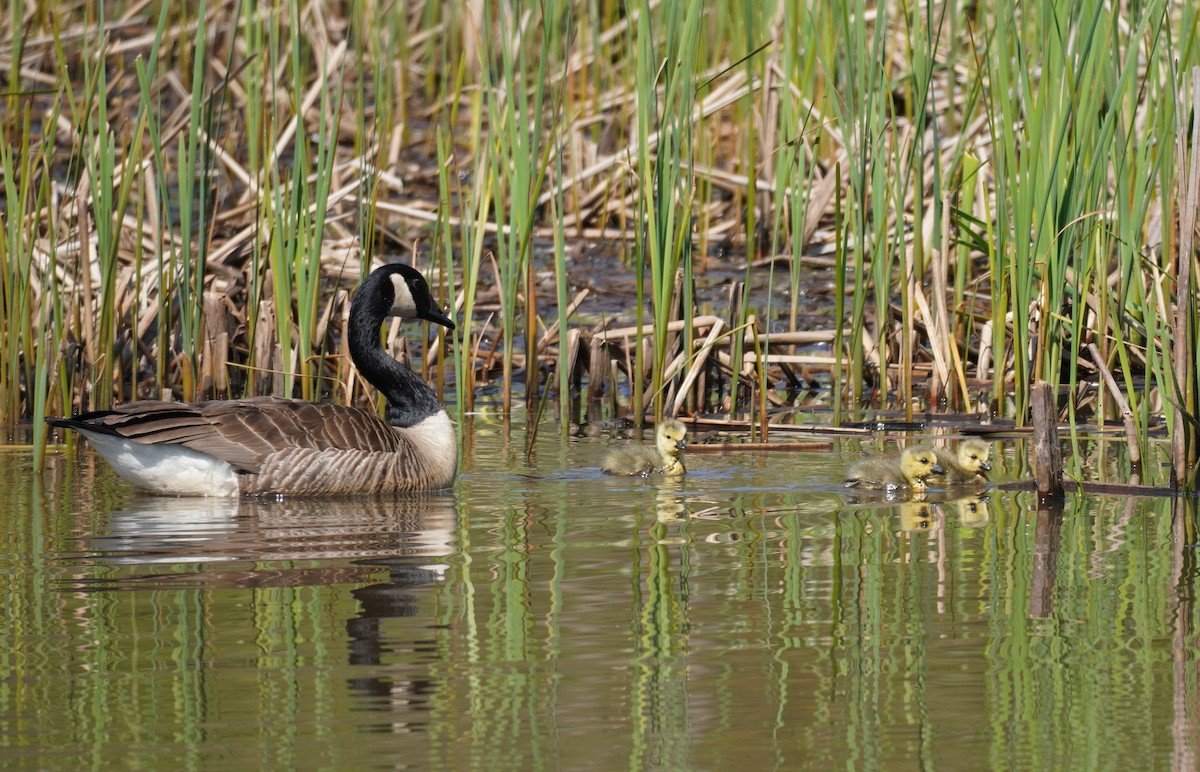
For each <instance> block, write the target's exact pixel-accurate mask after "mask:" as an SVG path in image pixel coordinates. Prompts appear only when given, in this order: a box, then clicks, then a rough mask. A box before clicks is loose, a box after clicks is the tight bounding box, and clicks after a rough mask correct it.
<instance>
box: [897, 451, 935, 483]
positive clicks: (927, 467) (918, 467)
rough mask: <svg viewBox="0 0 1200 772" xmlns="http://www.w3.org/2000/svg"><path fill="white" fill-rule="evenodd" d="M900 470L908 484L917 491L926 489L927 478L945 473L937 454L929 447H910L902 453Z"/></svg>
mask: <svg viewBox="0 0 1200 772" xmlns="http://www.w3.org/2000/svg"><path fill="white" fill-rule="evenodd" d="M900 472H901V473H902V474H903V475H904V479H906V480H908V485H909V487H910V488H912V489H913V490H915V491H922V490H925V478H926V477H929V476H930V475H934V474H945V473H946V470H945V468H944V467H943V466H942V465H941V464H939V463H938V460H937V455H936V454H935V453H934V452H933V451H932V450H930V449H929V448H920V447H918V448H908V449H907V450H905V451H904V452H903V453H902V454H901V455H900Z"/></svg>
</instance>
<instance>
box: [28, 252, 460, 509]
mask: <svg viewBox="0 0 1200 772" xmlns="http://www.w3.org/2000/svg"><path fill="white" fill-rule="evenodd" d="M388 316H400V317H405V318H409V319H425V320H427V321H430V322H433V323H434V324H440V325H442V326H444V327H447V328H449V329H451V330H453V329H454V322H453V321H451V320H450V318H449V317H447V316H446V315H445V314H443V313H442V312H441V311H440V310H439V309H438V307H437V306H436V305H435V304H434V301H433V296H432V295H431V294H430V292H429V286H428V285H427V284H426V282H425V278H424V277H423V276H422V275H421V274H420V272H419V271H417V270H416V269H414V268H411V267H410V266H407V265H402V264H399V263H395V264H391V265H385V266H383V267H382V268H377V269H376V270H374V271H372V272H371V274H370V275H369V276H367V278H366V279H365V280H364V281H363V283H362V284H361V285H360V286H359V288H358V291H357V293H356V294H355V296H354V299H353V301H352V302H351V304H350V323H349V326H348V328H347V331H346V334H347V335H348V336H349V344H350V358H351V359H352V360H353V361H354V366H355V367H357V368H358V371H359V372H360V373H362V375H363V377H365V378H366V379H367V381H368V382H370V383H371V385H372V386H374V387H375V388H376V389H378V390H379V391H381V392H382V393H383V395H384V396H385V397H387V401H388V406H387V420H386V421H384V420H381V419H380V418H379V417H378V416H377V415H376V414H375V413H374V412H373V411H370V410H363V409H360V408H355V407H343V406H341V405H329V404H323V403H316V402H306V401H304V400H298V399H283V398H280V397H252V398H249V399H236V400H214V401H210V402H196V403H182V402H153V401H146V402H132V403H129V404H127V405H122V406H120V407H116V408H114V409H112V410H98V411H96V412H92V413H85V414H82V415H78V416H75V417H74V418H47V419H46V420H47V422H48V423H50V425H52V426H61V427H63V428H67V429H74V430H75V431H77V432H79V433H80V434H82V435H83V436H85V437H87V438H88V440H90V441H91V443H92V446H93V447H95V448H96V450H97V451H98V452H99V453H100V455H102V456H104V458H105V459H106V460H107V461H108V463H109V464H111V465H112V467H113V469H114V470H116V472H117V474H119V475H120V476H121V477H123V478H125V479H126V480H129V481H130V482H132V483H133V484H134V485H136V486H138V487H139V488H143V489H146V490H149V491H152V492H154V493H159V494H166V495H178V496H238V495H257V494H279V495H289V496H335V495H353V494H368V493H393V492H398V491H412V490H433V489H437V488H444V487H446V486H448V485H449V484H450V482H451V481H452V480H453V479H454V473H455V470H456V468H457V466H458V444H457V440H456V437H455V432H454V426H453V424H452V423H451V422H450V417H449V416H448V415H446V411H445V409H444V408H443V407H442V403H441V401H440V400H439V399H438V395H437V394H436V393H435V392H434V391H433V389H431V388H430V387H429V386H428V385H426V384H425V382H424V381H422V380H421V378H420V377H419V376H418V375H417V374H416V373H414V372H413V371H412V370H410V369H409V368H407V367H405V366H404V365H402V364H401V363H400V362H397V361H396V360H395V359H393V358H392V357H391V356H389V355H388V354H387V353H386V352H385V351H384V350H383V346H382V345H381V344H380V332H379V328H380V325H382V324H383V321H384V319H385V318H386V317H388Z"/></svg>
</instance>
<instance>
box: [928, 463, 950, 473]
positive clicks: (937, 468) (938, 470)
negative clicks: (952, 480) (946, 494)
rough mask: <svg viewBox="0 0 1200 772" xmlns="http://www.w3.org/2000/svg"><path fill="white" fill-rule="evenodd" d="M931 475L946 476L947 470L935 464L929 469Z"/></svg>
mask: <svg viewBox="0 0 1200 772" xmlns="http://www.w3.org/2000/svg"><path fill="white" fill-rule="evenodd" d="M929 473H930V474H945V473H946V469H945V467H943V466H942V465H941V464H934V465H933V466H931V467H930V468H929Z"/></svg>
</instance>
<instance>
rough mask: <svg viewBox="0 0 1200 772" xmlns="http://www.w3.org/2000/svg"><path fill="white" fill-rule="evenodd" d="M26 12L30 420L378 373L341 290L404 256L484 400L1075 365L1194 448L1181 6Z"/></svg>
mask: <svg viewBox="0 0 1200 772" xmlns="http://www.w3.org/2000/svg"><path fill="white" fill-rule="evenodd" d="M3 13H4V14H5V15H4V18H3V22H4V24H3V29H4V30H5V32H4V37H3V40H2V41H0V71H2V72H3V73H4V75H3V77H4V82H5V89H4V94H3V97H2V103H0V110H2V113H0V131H2V132H3V134H4V142H3V151H2V152H0V174H2V175H3V180H4V184H3V197H4V201H3V206H2V207H0V211H2V212H3V223H2V225H3V231H4V237H3V239H2V240H0V244H2V250H3V251H2V253H0V263H2V266H0V268H2V269H3V270H2V271H0V299H2V302H3V309H2V310H3V313H2V314H0V346H2V347H3V348H2V350H3V356H4V362H3V367H0V411H2V414H0V421H3V422H5V423H12V422H19V421H24V420H33V422H34V425H35V426H36V427H39V428H38V431H39V432H40V426H41V424H42V422H41V420H40V419H41V417H42V415H43V414H44V413H45V412H55V413H62V412H70V411H74V410H79V409H82V408H97V407H104V406H105V405H107V404H110V403H111V402H113V401H115V400H124V399H133V398H139V397H160V396H163V395H169V396H173V397H176V398H183V399H198V398H206V397H221V396H226V395H231V396H241V395H246V394H256V393H266V392H271V393H290V394H296V395H300V396H304V397H307V398H322V399H328V398H331V399H337V400H345V401H357V400H360V399H366V398H368V394H369V391H368V390H367V389H365V388H364V387H363V384H362V383H360V382H359V381H358V380H357V379H356V377H355V375H354V374H353V371H352V369H351V368H350V367H349V363H348V360H347V357H346V352H345V350H344V347H343V346H342V344H341V329H342V324H343V321H344V318H345V315H346V309H347V298H348V292H349V290H350V289H351V288H352V287H353V286H354V284H355V283H356V282H357V281H358V279H359V278H360V277H361V275H362V274H363V272H364V271H365V270H366V269H367V267H368V266H369V264H370V262H371V261H373V260H378V259H384V258H385V257H386V258H388V259H394V258H395V257H396V256H398V257H399V259H404V260H407V261H410V262H413V263H414V264H416V265H418V266H419V267H421V268H422V269H423V270H426V271H428V272H429V273H430V275H431V277H432V278H433V280H434V282H435V284H438V285H439V286H440V287H441V288H442V290H441V291H442V292H443V293H444V297H445V300H446V302H447V304H451V303H452V304H453V305H454V306H455V310H456V312H457V313H458V314H459V318H460V320H461V321H462V326H461V328H460V332H459V334H456V335H455V336H454V340H453V341H452V344H453V355H452V356H447V357H443V356H442V352H441V350H440V347H439V346H433V347H432V348H431V347H430V345H423V346H420V347H418V349H419V350H420V351H421V352H423V357H424V363H423V364H424V368H425V372H426V374H427V376H428V377H429V378H430V379H431V380H438V381H439V382H442V383H445V384H450V382H451V379H452V380H453V385H455V386H456V387H457V394H458V409H459V411H460V412H468V411H470V410H471V409H472V407H473V405H474V400H475V396H476V394H477V392H478V390H479V389H481V388H486V387H489V386H490V385H491V384H496V385H497V386H498V388H499V391H500V393H501V395H502V397H501V403H502V407H503V409H505V410H506V411H507V410H510V409H512V406H513V405H514V400H513V394H514V391H513V389H514V386H518V387H522V388H523V389H524V398H525V404H526V405H527V406H530V407H532V408H534V409H533V410H532V411H531V415H533V414H537V413H539V412H540V404H541V403H540V400H542V399H544V398H545V397H547V396H548V395H557V396H558V397H560V398H561V400H560V406H561V407H560V410H561V412H560V418H561V419H562V421H563V424H564V427H565V426H566V425H567V424H568V422H570V421H577V420H583V419H584V416H585V415H586V416H587V417H588V418H590V419H592V420H595V419H598V418H603V417H607V416H613V415H627V416H629V417H631V418H632V419H633V420H635V421H640V420H641V419H642V417H643V416H646V415H649V416H661V415H662V414H664V413H672V412H686V413H693V414H707V415H709V416H713V415H719V416H721V417H723V418H725V419H728V420H731V421H734V422H737V421H740V422H742V423H741V424H740V425H742V426H744V427H746V428H747V429H749V428H750V427H754V431H755V432H759V431H761V432H763V433H764V434H765V433H766V432H767V431H769V430H773V428H774V427H776V426H779V427H784V426H786V425H787V424H789V423H795V422H797V421H808V422H811V421H812V420H813V419H812V418H811V417H804V416H803V415H802V413H803V412H804V411H805V410H806V409H807V408H808V407H809V406H811V405H816V406H818V407H819V408H820V409H822V410H824V409H830V411H831V412H830V417H829V421H830V422H833V423H840V422H842V421H843V420H844V418H845V417H846V415H848V413H847V411H860V410H862V409H868V410H874V411H894V412H892V413H886V415H895V416H896V417H897V418H899V419H904V420H911V419H913V418H914V417H915V416H916V415H917V414H919V413H926V412H933V413H938V412H951V413H969V414H977V415H984V416H988V417H991V418H998V419H1010V420H1012V421H1014V422H1016V423H1018V424H1020V423H1023V422H1024V420H1025V417H1026V414H1027V410H1028V394H1029V390H1030V387H1031V385H1032V383H1033V382H1034V381H1036V380H1047V381H1049V382H1051V383H1052V384H1054V385H1055V386H1057V387H1058V388H1059V394H1060V405H1061V409H1062V413H1063V416H1064V418H1065V419H1066V420H1068V421H1070V422H1071V423H1073V424H1082V423H1084V422H1099V423H1105V422H1113V423H1115V424H1117V425H1119V426H1120V427H1121V428H1122V430H1123V431H1125V432H1126V434H1127V436H1128V442H1129V446H1130V449H1131V459H1132V461H1131V470H1130V471H1131V472H1137V471H1138V464H1140V463H1141V460H1142V459H1144V458H1150V457H1153V456H1154V453H1155V452H1158V451H1156V450H1155V448H1152V446H1151V443H1150V439H1149V438H1151V437H1152V436H1153V435H1154V434H1155V432H1157V431H1160V430H1161V431H1164V432H1165V433H1166V434H1167V435H1169V437H1170V438H1171V443H1170V448H1171V451H1170V452H1171V463H1172V467H1173V473H1172V478H1173V481H1174V482H1175V483H1177V484H1185V485H1187V484H1192V483H1194V479H1193V476H1194V470H1195V469H1196V453H1197V450H1196V447H1197V443H1196V418H1195V417H1196V415H1197V410H1196V408H1197V404H1196V403H1197V397H1196V385H1197V381H1198V380H1200V364H1198V363H1197V362H1198V359H1197V356H1196V354H1195V338H1196V334H1197V331H1198V329H1200V312H1198V310H1197V308H1198V304H1197V298H1196V281H1195V268H1196V266H1195V255H1196V250H1195V235H1196V233H1195V231H1196V226H1197V217H1196V212H1197V207H1198V203H1197V202H1198V197H1200V160H1197V159H1200V155H1198V154H1197V148H1198V145H1200V137H1198V136H1197V134H1196V132H1197V128H1196V127H1197V126H1198V125H1200V120H1198V118H1197V116H1200V96H1197V95H1198V94H1200V90H1198V87H1197V81H1198V80H1200V78H1198V77H1197V76H1196V75H1195V74H1194V70H1193V68H1194V67H1196V65H1197V63H1198V62H1197V56H1198V55H1197V46H1196V33H1197V13H1196V10H1195V8H1193V7H1192V4H1190V3H1184V2H1181V1H1178V2H1171V1H1168V0H1152V1H1151V2H1149V3H1145V4H1141V5H1137V6H1128V7H1124V6H1120V5H1119V4H1118V5H1114V4H1112V3H1103V2H1099V0H1073V2H1069V3H1066V4H1057V5H1053V4H1050V5H1047V4H1043V5H1040V6H1020V5H1018V6H1014V5H1013V4H1011V3H1008V4H1004V3H994V2H984V3H972V4H970V5H963V4H958V3H941V4H937V3H929V4H924V5H911V4H900V3H885V4H869V3H867V2H865V0H840V1H839V2H836V3H832V4H823V5H817V6H810V5H805V4H802V3H798V2H795V0H777V2H766V3H749V2H747V3H728V4H724V5H718V6H711V7H710V5H709V4H705V3H701V2H697V0H658V1H657V2H654V1H651V0H643V1H641V2H636V3H626V2H617V0H605V1H602V2H598V3H570V2H566V1H565V0H548V1H547V2H540V3H524V2H511V3H499V2H484V3H481V4H478V5H470V4H467V5H463V4H444V3H392V4H376V3H361V4H352V6H350V10H348V13H349V15H348V16H346V17H339V16H336V15H332V13H333V11H332V10H331V7H329V6H326V5H322V4H304V3H293V4H289V5H286V6H280V7H273V6H271V7H260V6H258V5H257V4H254V3H245V4H240V3H233V2H228V1H220V2H208V3H205V4H201V5H200V6H199V7H198V8H194V9H193V8H191V7H186V8H185V7H183V6H175V5H172V4H166V5H164V6H162V7H161V10H155V9H154V7H153V6H147V5H144V4H139V3H120V2H118V3H107V4H100V5H92V4H69V3H50V4H48V5H46V4H43V5H39V6H36V7H28V6H26V5H24V4H22V3H17V4H15V5H11V6H10V7H8V8H6V9H5V11H4V12H3ZM472 13H478V14H479V15H478V16H477V17H476V16H472V15H471V14H472ZM602 252H606V253H607V254H608V255H615V256H616V258H615V259H613V260H610V261H608V262H605V263H603V264H605V265H619V266H621V268H620V271H619V272H617V273H616V274H614V275H609V276H604V275H596V273H595V271H594V270H592V268H591V266H593V265H596V264H597V261H595V260H593V258H594V256H595V255H596V254H597V253H602ZM714 276H717V277H721V279H722V281H728V284H726V285H723V286H721V287H713V286H712V279H711V277H714ZM614 293H616V296H615V297H616V298H617V299H616V300H613V298H614ZM606 299H607V300H606ZM396 332H397V328H396V327H393V328H392V329H391V333H390V336H391V338H392V339H393V340H394V338H395V335H396ZM427 343H433V342H432V341H428V342H427ZM414 351H415V350H414ZM397 352H399V346H398V344H397ZM450 365H452V367H451V366H450ZM581 389H586V391H585V392H582V393H586V399H580V394H581V391H580V390H581ZM879 414H880V415H885V413H882V412H880V413H879ZM798 415H799V416H801V417H800V418H797V416H798ZM39 440H40V438H39Z"/></svg>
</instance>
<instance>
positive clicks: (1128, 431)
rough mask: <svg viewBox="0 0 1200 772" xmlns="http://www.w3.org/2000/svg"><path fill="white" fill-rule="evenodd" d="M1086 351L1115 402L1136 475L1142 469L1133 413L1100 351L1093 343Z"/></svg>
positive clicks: (1130, 462) (1130, 463)
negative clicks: (1119, 412) (1123, 426)
mask: <svg viewBox="0 0 1200 772" xmlns="http://www.w3.org/2000/svg"><path fill="white" fill-rule="evenodd" d="M1087 350H1088V353H1089V354H1091V355H1092V361H1093V362H1095V363H1096V369H1098V370H1099V371H1100V375H1101V377H1103V378H1104V383H1105V385H1107V386H1108V392H1109V393H1110V394H1111V395H1112V398H1113V399H1114V400H1116V403H1117V408H1118V409H1119V410H1120V411H1121V422H1122V423H1123V424H1124V425H1125V444H1126V445H1127V446H1128V447H1129V465H1130V466H1131V467H1132V468H1133V473H1134V474H1137V473H1138V472H1139V471H1140V470H1141V468H1142V449H1141V445H1139V444H1138V436H1137V426H1136V425H1135V424H1134V421H1133V411H1132V410H1130V409H1129V403H1128V402H1127V401H1126V400H1125V395H1124V394H1122V393H1121V387H1120V386H1118V385H1117V380H1116V379H1115V378H1113V374H1112V373H1111V372H1109V369H1108V366H1107V365H1105V363H1104V357H1102V356H1100V349H1098V348H1096V344H1095V343H1089V344H1088V346H1087Z"/></svg>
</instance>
